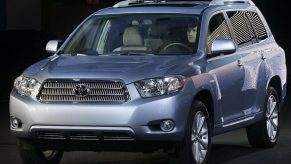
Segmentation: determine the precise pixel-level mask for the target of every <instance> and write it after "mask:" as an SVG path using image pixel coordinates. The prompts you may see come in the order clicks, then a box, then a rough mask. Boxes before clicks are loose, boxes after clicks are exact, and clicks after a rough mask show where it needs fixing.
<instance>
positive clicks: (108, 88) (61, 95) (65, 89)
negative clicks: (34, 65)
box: [38, 80, 130, 103]
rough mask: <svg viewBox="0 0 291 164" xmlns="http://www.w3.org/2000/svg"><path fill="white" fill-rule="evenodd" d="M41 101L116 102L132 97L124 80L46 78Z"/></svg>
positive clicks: (40, 96)
mask: <svg viewBox="0 0 291 164" xmlns="http://www.w3.org/2000/svg"><path fill="white" fill-rule="evenodd" d="M38 99H39V101H41V102H95V103H97V102H104V103H108V102H115V103H124V102H126V101H128V100H129V99H130V97H129V93H128V90H127V88H126V85H125V84H124V82H122V81H100V80H96V81H94V80H92V81H88V80H86V81H82V80H80V81H79V80H78V81H74V80H46V81H45V82H44V83H43V85H42V87H41V89H40V92H39V94H38Z"/></svg>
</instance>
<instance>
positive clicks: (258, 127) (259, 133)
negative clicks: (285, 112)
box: [247, 86, 280, 148]
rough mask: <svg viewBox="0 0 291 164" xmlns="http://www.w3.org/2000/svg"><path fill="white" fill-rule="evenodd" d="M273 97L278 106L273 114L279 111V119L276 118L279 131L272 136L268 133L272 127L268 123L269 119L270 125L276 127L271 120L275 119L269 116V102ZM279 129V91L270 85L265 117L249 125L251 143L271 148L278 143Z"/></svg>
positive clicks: (278, 114)
mask: <svg viewBox="0 0 291 164" xmlns="http://www.w3.org/2000/svg"><path fill="white" fill-rule="evenodd" d="M271 97H274V98H275V100H276V106H275V109H274V110H273V111H274V112H273V114H276V113H275V111H277V120H276V122H277V128H276V129H277V132H276V133H275V135H274V134H273V136H272V137H270V135H269V134H268V129H269V128H270V127H269V128H268V123H267V121H269V126H273V127H272V128H274V125H273V124H272V123H271V125H270V121H273V119H272V120H271V118H269V117H268V103H269V98H271ZM275 119H276V118H275ZM274 129H275V128H274ZM279 131H280V101H279V98H278V94H277V91H276V90H275V88H274V87H272V86H270V87H268V89H267V94H266V100H265V106H264V114H263V118H262V120H261V121H259V122H258V123H256V124H254V125H251V126H249V127H247V136H248V140H249V143H250V144H251V145H252V146H253V147H256V148H271V147H274V146H275V145H276V142H277V140H278V136H279Z"/></svg>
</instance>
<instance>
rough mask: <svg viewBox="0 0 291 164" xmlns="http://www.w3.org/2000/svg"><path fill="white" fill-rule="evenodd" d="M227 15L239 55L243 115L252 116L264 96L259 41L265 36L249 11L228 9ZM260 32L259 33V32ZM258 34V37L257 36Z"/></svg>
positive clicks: (257, 18) (256, 111) (255, 18)
mask: <svg viewBox="0 0 291 164" xmlns="http://www.w3.org/2000/svg"><path fill="white" fill-rule="evenodd" d="M227 15H228V17H229V20H230V22H231V24H232V27H233V29H234V30H233V31H234V35H235V38H236V40H237V44H238V51H237V52H238V53H239V54H240V55H241V57H242V58H241V62H242V69H243V70H244V80H243V87H242V91H241V92H242V94H243V102H244V103H243V111H242V112H243V113H242V114H243V116H244V117H246V118H247V117H252V116H254V114H255V113H258V112H259V111H260V110H261V109H260V106H261V105H259V104H257V102H263V101H260V100H261V99H262V98H264V96H259V95H262V94H260V93H262V92H264V86H265V84H264V83H265V80H264V79H266V78H265V77H264V76H265V75H266V74H265V73H264V72H265V66H264V65H265V64H264V56H263V55H262V51H263V49H264V48H263V47H264V46H261V44H260V43H259V42H261V41H262V39H263V38H265V37H266V33H265V32H266V31H265V32H264V30H265V29H264V27H263V28H262V27H261V25H259V24H258V22H259V20H260V18H259V17H258V15H257V14H256V13H254V12H250V11H243V10H241V11H228V12H227ZM259 33H260V34H259ZM258 36H260V37H258Z"/></svg>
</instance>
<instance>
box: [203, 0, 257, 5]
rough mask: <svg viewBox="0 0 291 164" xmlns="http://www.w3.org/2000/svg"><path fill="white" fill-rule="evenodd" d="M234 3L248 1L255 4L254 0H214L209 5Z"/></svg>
mask: <svg viewBox="0 0 291 164" xmlns="http://www.w3.org/2000/svg"><path fill="white" fill-rule="evenodd" d="M232 3H247V4H250V5H255V4H254V2H253V1H252V0H212V1H211V2H210V4H209V5H225V4H232Z"/></svg>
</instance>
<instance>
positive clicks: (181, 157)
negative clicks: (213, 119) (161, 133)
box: [170, 101, 211, 164]
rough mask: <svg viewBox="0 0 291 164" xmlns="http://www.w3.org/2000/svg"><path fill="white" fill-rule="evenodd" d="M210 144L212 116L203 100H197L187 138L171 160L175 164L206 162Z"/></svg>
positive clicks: (189, 123)
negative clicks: (210, 116)
mask: <svg viewBox="0 0 291 164" xmlns="http://www.w3.org/2000/svg"><path fill="white" fill-rule="evenodd" d="M210 144H211V137H210V118H209V114H208V111H207V108H206V106H205V105H204V104H203V102H201V101H195V102H194V104H193V110H192V112H191V116H190V119H189V122H188V128H187V132H186V136H185V139H184V141H183V142H182V143H181V144H180V146H178V147H177V148H176V154H175V155H174V156H171V158H170V161H171V163H175V164H176V163H179V164H181V163H183V164H193V163H196V164H200V163H206V160H207V157H208V156H209V152H210Z"/></svg>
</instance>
